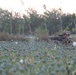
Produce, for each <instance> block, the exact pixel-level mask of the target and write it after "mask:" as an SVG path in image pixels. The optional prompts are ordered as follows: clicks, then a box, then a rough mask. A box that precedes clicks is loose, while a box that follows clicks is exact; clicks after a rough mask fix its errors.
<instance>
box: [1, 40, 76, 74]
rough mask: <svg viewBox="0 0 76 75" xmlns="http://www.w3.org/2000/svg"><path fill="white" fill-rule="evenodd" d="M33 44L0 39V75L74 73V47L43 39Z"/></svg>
mask: <svg viewBox="0 0 76 75" xmlns="http://www.w3.org/2000/svg"><path fill="white" fill-rule="evenodd" d="M33 44H34V45H33ZM33 44H30V43H28V42H25V41H24V42H21V41H19V42H18V41H13V42H9V41H0V75H75V74H76V48H71V47H70V48H68V49H67V48H66V47H64V46H63V45H60V46H56V45H55V44H54V43H53V42H50V43H47V42H44V41H41V42H33Z"/></svg>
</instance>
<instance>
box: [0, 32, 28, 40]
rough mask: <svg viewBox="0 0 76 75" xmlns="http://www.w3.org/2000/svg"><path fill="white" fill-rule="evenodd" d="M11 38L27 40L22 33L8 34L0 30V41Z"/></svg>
mask: <svg viewBox="0 0 76 75" xmlns="http://www.w3.org/2000/svg"><path fill="white" fill-rule="evenodd" d="M11 40H17V41H19V40H20V41H24V40H25V41H28V39H27V38H26V37H25V36H23V35H19V34H17V35H13V34H12V35H10V34H9V33H7V32H0V41H11Z"/></svg>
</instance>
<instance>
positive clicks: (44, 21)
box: [0, 8, 76, 35]
mask: <svg viewBox="0 0 76 75" xmlns="http://www.w3.org/2000/svg"><path fill="white" fill-rule="evenodd" d="M27 14H28V16H27V15H23V16H20V15H19V13H16V12H15V13H14V12H9V11H8V10H3V9H1V8H0V32H8V33H9V34H24V35H28V34H31V32H32V34H33V35H34V34H35V30H36V29H37V28H38V27H42V28H46V29H47V30H48V31H49V34H53V33H55V32H60V31H61V24H62V30H63V31H64V30H69V31H71V32H73V33H74V31H75V28H76V26H75V19H76V14H65V13H61V12H60V10H59V9H58V10H55V9H53V10H52V11H50V10H47V8H46V9H45V12H44V14H38V13H37V11H36V10H34V9H32V8H30V9H28V10H27Z"/></svg>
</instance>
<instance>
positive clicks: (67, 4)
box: [0, 0, 76, 13]
mask: <svg viewBox="0 0 76 75" xmlns="http://www.w3.org/2000/svg"><path fill="white" fill-rule="evenodd" d="M44 4H45V5H46V7H47V9H49V10H51V9H53V8H55V9H59V8H61V9H62V12H65V13H76V0H0V8H3V9H7V10H9V11H16V12H20V13H26V11H25V10H27V9H28V8H34V9H35V10H37V11H38V13H43V12H44V9H43V5H44Z"/></svg>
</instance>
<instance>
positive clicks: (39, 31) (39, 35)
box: [35, 27, 49, 41]
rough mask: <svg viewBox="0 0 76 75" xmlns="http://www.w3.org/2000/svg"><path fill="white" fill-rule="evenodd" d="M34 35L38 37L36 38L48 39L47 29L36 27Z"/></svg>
mask: <svg viewBox="0 0 76 75" xmlns="http://www.w3.org/2000/svg"><path fill="white" fill-rule="evenodd" d="M35 36H36V37H37V38H38V40H45V41H48V40H49V32H48V30H47V29H44V28H41V27H38V28H37V29H36V30H35Z"/></svg>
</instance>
